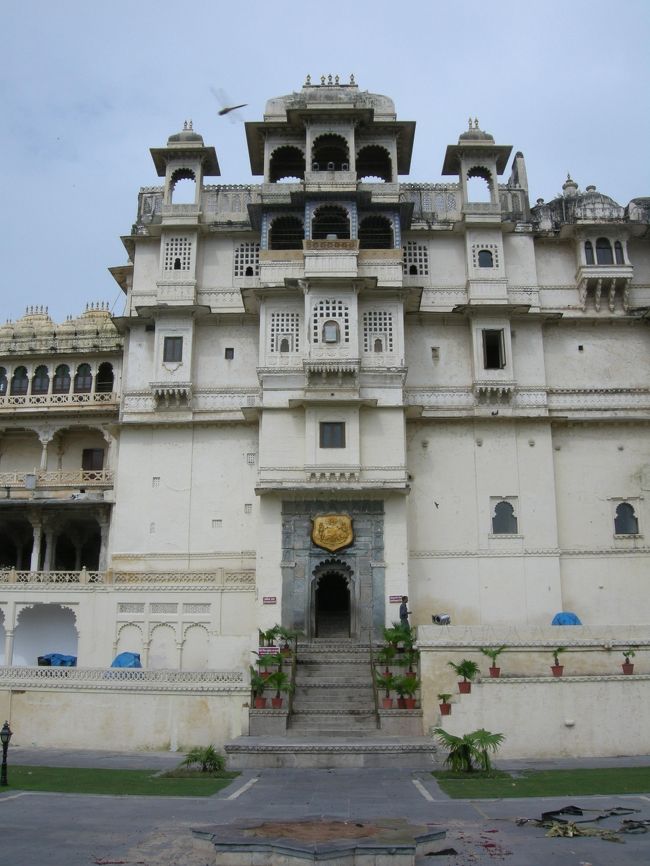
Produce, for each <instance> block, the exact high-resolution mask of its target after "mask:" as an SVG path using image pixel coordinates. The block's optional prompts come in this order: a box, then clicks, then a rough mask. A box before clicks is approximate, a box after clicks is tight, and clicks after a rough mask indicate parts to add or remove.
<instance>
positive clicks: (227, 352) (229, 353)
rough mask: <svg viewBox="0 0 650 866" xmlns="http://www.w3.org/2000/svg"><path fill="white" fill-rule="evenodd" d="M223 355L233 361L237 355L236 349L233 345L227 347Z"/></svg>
mask: <svg viewBox="0 0 650 866" xmlns="http://www.w3.org/2000/svg"><path fill="white" fill-rule="evenodd" d="M223 356H224V358H225V359H226V361H232V360H233V358H234V357H235V350H234V349H233V348H232V347H228V348H227V349H225V351H224V353H223Z"/></svg>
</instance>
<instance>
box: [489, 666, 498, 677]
mask: <svg viewBox="0 0 650 866" xmlns="http://www.w3.org/2000/svg"><path fill="white" fill-rule="evenodd" d="M489 671H490V676H491V677H492V679H493V680H496V679H497V678H498V677H499V676H500V675H501V668H497V667H491V668H489Z"/></svg>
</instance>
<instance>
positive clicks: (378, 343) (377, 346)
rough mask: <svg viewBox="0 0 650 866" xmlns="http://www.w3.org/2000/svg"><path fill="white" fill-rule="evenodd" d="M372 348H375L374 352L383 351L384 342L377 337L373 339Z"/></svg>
mask: <svg viewBox="0 0 650 866" xmlns="http://www.w3.org/2000/svg"><path fill="white" fill-rule="evenodd" d="M374 349H375V352H383V351H384V344H383V342H382V341H381V340H380V339H379V337H377V339H376V340H375V343H374Z"/></svg>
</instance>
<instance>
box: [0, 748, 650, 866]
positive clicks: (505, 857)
mask: <svg viewBox="0 0 650 866" xmlns="http://www.w3.org/2000/svg"><path fill="white" fill-rule="evenodd" d="M11 760H12V761H13V762H14V763H15V764H28V763H32V764H35V765H38V764H47V765H50V766H96V767H128V768H134V769H135V768H140V767H142V768H147V767H150V768H152V769H153V770H159V769H164V768H166V767H170V766H174V765H176V764H177V763H178V761H179V756H178V755H171V754H168V753H155V754H154V753H138V754H135V755H121V754H117V753H108V752H107V753H102V752H93V753H86V752H70V751H55V750H39V749H23V748H16V749H12V750H11ZM640 763H644V764H650V759H645V760H640V759H628V760H625V759H610V760H606V761H599V762H596V761H593V762H589V764H588V765H590V766H594V765H599V766H621V765H625V764H637V765H638V764H640ZM574 765H576V766H577V765H580V766H585V765H587V762H582V761H581V762H577V761H576V762H574ZM502 766H503V767H504V768H506V765H505V764H503V765H502ZM507 766H512V765H507ZM516 766H519V767H521V766H527V764H525V762H522V763H518V764H517V765H516ZM537 766H539V765H537ZM549 766H567V762H563V763H562V764H561V765H560V764H558V763H551V762H549ZM569 802H570V804H571V805H576V806H580V807H582V808H584V809H594V810H606V809H610V808H613V807H626V808H635V809H639V810H640V811H639V813H638V815H637V816H634V817H638V818H640V819H646V820H647V819H650V791H649V792H648V794H647V795H636V796H626V797H619V796H617V797H609V796H604V797H577V798H571V799H570V800H569V801H568V800H567V798H561V799H525V800H523V799H517V800H489V801H486V800H481V801H475V802H471V801H458V800H449V799H448V798H447V797H446V796H445V795H444V794H443V793H442V792H441V791H440V789H439V787H438V785H437V784H436V782H435V780H434V779H433V777H432V776H431V775H430V773H429V772H428V771H427V770H426V769H424V768H423V769H422V770H421V771H413V770H398V769H397V770H396V769H385V770H380V769H368V770H343V769H340V770H339V769H337V770H280V769H278V770H263V771H247V772H244V773H242V775H241V776H239V777H238V778H237V779H235V780H234V781H233V783H232V784H231V785H230V786H229V787H228V788H226V789H224V790H223V791H220V792H219V793H218V794H216V795H215V796H213V797H210V798H172V797H165V798H156V797H103V796H102V797H100V796H81V795H73V794H38V793H21V792H18V791H15V790H13V789H11V788H9V789H6V790H5V791H3V792H2V793H0V821H1V822H2V828H3V829H2V846H1V849H0V852H1V853H0V862H1V863H2V864H7V866H9V864H11V866H38V864H48V866H89V864H90V866H93V864H95V866H96V864H104V866H108V864H124V866H207V863H208V862H209V861H207V860H206V857H205V854H204V853H199V852H198V851H196V850H195V849H194V846H193V843H192V835H191V828H192V827H205V826H208V825H214V824H227V823H228V822H229V821H233V820H241V819H245V818H250V819H257V818H259V819H261V820H287V819H294V820H295V819H299V818H307V817H321V816H325V817H332V818H336V819H339V820H349V821H358V822H364V821H369V820H371V819H376V818H388V817H403V818H408V819H410V820H411V821H413V822H414V823H419V824H429V825H431V826H432V827H434V828H436V827H442V828H446V829H447V838H446V839H445V840H441V841H440V842H434V843H431V845H430V853H429V852H427V854H428V856H425V857H424V858H423V859H422V862H423V863H430V864H432V866H437V864H442V866H446V864H454V866H481V864H487V863H491V864H494V863H500V862H502V863H506V864H509V866H547V864H552V866H587V864H591V866H612V864H616V866H632V864H634V866H637V864H638V866H640V864H647V863H649V862H650V833H647V834H643V835H634V836H631V835H629V836H625V837H624V844H616V843H613V842H607V841H603V840H601V839H594V838H573V839H567V838H546V836H545V831H544V830H543V829H540V828H537V827H535V826H534V825H532V824H524V825H518V824H517V823H516V821H517V819H518V818H522V817H525V818H535V817H538V816H539V815H540V814H541V812H542V811H548V810H549V809H551V808H554V807H560V806H566V805H568V804H569ZM594 814H596V812H594ZM621 820H622V819H621V818H616V817H612V818H608V819H607V820H606V821H603V822H601V823H600V824H599V825H598V826H599V827H605V828H608V829H614V828H616V827H618V826H619V825H620V822H621ZM449 848H453V849H454V850H455V851H456V852H457V853H455V854H444V855H437V854H436V853H435V852H437V851H440V850H442V849H449Z"/></svg>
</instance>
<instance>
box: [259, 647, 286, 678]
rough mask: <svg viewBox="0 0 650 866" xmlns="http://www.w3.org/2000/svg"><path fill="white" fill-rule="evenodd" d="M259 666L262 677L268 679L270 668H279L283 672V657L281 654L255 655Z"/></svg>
mask: <svg viewBox="0 0 650 866" xmlns="http://www.w3.org/2000/svg"><path fill="white" fill-rule="evenodd" d="M255 655H256V656H257V666H258V667H259V668H261V669H262V676H263V677H265V678H268V677H269V676H270V675H271V673H270V671H269V668H272V667H277V668H278V670H282V662H283V660H284V659H283V656H282V655H281V654H280V653H257V652H256V653H255Z"/></svg>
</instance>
